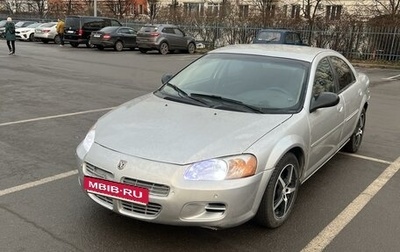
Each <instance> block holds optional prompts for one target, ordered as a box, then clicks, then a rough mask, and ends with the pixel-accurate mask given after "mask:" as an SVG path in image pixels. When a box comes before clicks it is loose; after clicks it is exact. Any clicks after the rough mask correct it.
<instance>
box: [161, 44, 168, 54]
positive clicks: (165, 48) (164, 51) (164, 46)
mask: <svg viewBox="0 0 400 252" xmlns="http://www.w3.org/2000/svg"><path fill="white" fill-rule="evenodd" d="M159 51H160V53H161V54H162V55H166V54H167V53H168V52H169V46H168V44H167V43H166V42H162V43H161V45H160V49H159Z"/></svg>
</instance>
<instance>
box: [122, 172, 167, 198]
mask: <svg viewBox="0 0 400 252" xmlns="http://www.w3.org/2000/svg"><path fill="white" fill-rule="evenodd" d="M122 183H125V184H129V185H134V186H137V187H141V188H147V189H149V193H150V194H151V195H154V196H160V197H167V196H168V194H169V189H170V188H169V186H166V185H162V184H156V183H152V182H147V181H142V180H137V179H132V178H126V177H125V178H123V179H122Z"/></svg>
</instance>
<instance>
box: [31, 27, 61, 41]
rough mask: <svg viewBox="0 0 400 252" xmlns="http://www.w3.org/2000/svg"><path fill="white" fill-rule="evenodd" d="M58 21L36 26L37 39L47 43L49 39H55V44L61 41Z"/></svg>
mask: <svg viewBox="0 0 400 252" xmlns="http://www.w3.org/2000/svg"><path fill="white" fill-rule="evenodd" d="M56 25H57V22H49V23H45V24H42V25H41V26H38V27H36V29H35V35H34V36H35V39H36V40H39V41H42V42H43V43H45V44H47V43H49V41H54V43H55V44H59V43H60V37H59V36H58V34H57V31H56Z"/></svg>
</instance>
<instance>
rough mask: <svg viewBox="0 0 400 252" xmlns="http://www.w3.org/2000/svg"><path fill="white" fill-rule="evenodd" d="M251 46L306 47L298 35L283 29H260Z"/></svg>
mask: <svg viewBox="0 0 400 252" xmlns="http://www.w3.org/2000/svg"><path fill="white" fill-rule="evenodd" d="M253 44H289V45H307V44H306V43H304V42H303V40H302V39H301V36H300V33H298V32H295V31H291V30H285V29H281V30H278V29H261V30H260V31H258V33H257V35H256V37H255V38H254V40H253Z"/></svg>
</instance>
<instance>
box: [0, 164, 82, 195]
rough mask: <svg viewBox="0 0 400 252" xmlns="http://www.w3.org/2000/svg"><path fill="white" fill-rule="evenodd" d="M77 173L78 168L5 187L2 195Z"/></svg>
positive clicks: (0, 193)
mask: <svg viewBox="0 0 400 252" xmlns="http://www.w3.org/2000/svg"><path fill="white" fill-rule="evenodd" d="M76 174H78V171H76V170H74V171H69V172H64V173H60V174H57V175H54V176H51V177H47V178H43V179H40V180H37V181H33V182H29V183H26V184H22V185H19V186H14V187H11V188H8V189H4V190H1V191H0V197H1V196H4V195H7V194H10V193H14V192H19V191H22V190H25V189H29V188H32V187H36V186H40V185H43V184H46V183H49V182H53V181H56V180H59V179H63V178H67V177H70V176H72V175H76Z"/></svg>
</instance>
